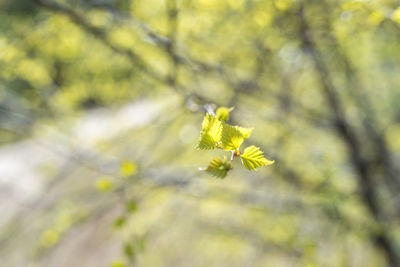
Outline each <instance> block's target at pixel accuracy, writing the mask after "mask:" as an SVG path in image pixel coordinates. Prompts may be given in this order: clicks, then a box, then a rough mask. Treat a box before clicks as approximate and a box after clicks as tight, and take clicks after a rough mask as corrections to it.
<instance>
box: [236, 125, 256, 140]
mask: <svg viewBox="0 0 400 267" xmlns="http://www.w3.org/2000/svg"><path fill="white" fill-rule="evenodd" d="M237 127H238V129H239V131H240V133H241V134H242V135H243V137H244V139H247V138H249V136H250V135H251V133H252V132H253V130H254V128H244V127H240V126H237Z"/></svg>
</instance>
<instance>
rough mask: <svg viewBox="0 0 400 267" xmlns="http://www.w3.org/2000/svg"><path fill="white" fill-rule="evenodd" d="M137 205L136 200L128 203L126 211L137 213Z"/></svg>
mask: <svg viewBox="0 0 400 267" xmlns="http://www.w3.org/2000/svg"><path fill="white" fill-rule="evenodd" d="M137 208H138V207H137V203H136V201H134V200H131V201H128V202H126V209H127V210H128V211H129V212H131V213H134V212H135V211H137Z"/></svg>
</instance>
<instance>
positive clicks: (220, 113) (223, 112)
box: [215, 107, 233, 122]
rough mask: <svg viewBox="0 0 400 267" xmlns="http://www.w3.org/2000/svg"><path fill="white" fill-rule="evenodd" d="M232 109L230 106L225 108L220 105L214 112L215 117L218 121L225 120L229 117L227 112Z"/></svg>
mask: <svg viewBox="0 0 400 267" xmlns="http://www.w3.org/2000/svg"><path fill="white" fill-rule="evenodd" d="M232 110H233V107H232V108H227V107H220V108H218V109H217V111H216V112H215V113H216V115H217V119H219V120H220V121H224V122H227V121H228V119H229V113H230V112H231V111H232Z"/></svg>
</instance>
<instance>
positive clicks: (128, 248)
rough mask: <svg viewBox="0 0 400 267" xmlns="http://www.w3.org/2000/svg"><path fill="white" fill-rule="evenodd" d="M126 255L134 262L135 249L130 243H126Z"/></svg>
mask: <svg viewBox="0 0 400 267" xmlns="http://www.w3.org/2000/svg"><path fill="white" fill-rule="evenodd" d="M124 254H125V256H126V257H127V258H128V259H130V260H132V259H133V258H134V257H135V249H134V247H133V246H132V245H131V244H130V243H128V242H125V244H124Z"/></svg>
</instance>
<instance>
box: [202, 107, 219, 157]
mask: <svg viewBox="0 0 400 267" xmlns="http://www.w3.org/2000/svg"><path fill="white" fill-rule="evenodd" d="M221 135H222V123H221V122H220V121H219V120H218V119H217V118H216V117H215V116H213V115H211V114H206V116H205V117H204V120H203V125H202V130H201V133H200V140H199V143H198V145H197V148H199V149H202V150H206V149H214V148H217V147H218V143H219V141H220V140H221Z"/></svg>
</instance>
